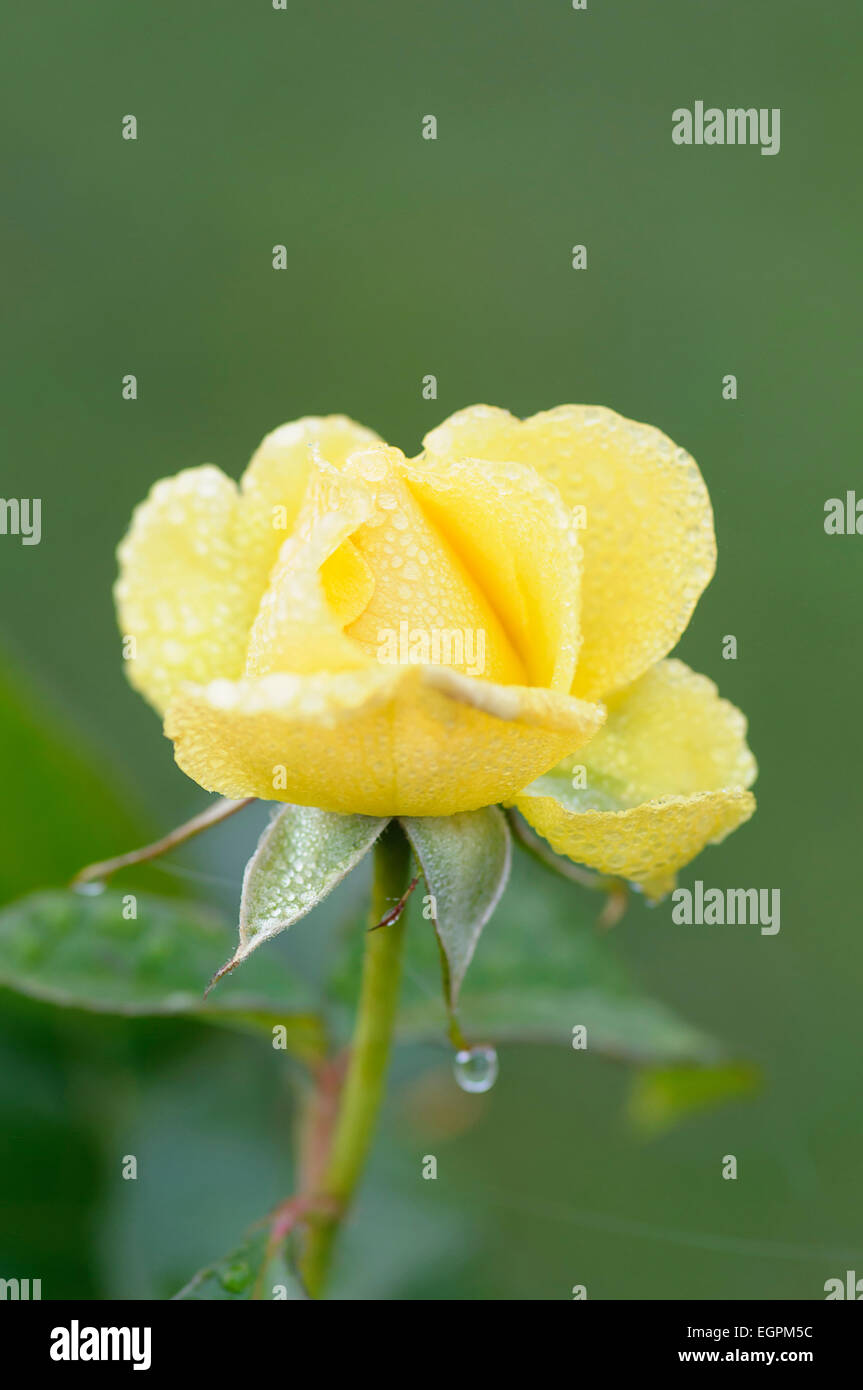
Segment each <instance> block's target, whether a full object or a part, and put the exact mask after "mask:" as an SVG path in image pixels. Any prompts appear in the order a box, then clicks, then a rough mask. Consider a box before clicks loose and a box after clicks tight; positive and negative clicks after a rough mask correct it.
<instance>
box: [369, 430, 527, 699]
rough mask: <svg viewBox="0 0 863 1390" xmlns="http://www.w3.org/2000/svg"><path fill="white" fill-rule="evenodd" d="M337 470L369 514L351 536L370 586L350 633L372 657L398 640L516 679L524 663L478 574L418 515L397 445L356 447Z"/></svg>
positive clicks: (469, 670)
mask: <svg viewBox="0 0 863 1390" xmlns="http://www.w3.org/2000/svg"><path fill="white" fill-rule="evenodd" d="M344 477H345V478H346V479H348V480H355V481H356V482H357V483H358V484H359V485H362V486H363V487H365V488H366V489H367V490H368V491H369V493H370V494H371V495H372V497H373V499H374V514H373V515H372V516H371V517H369V519H368V521H366V522H365V524H363V525H361V526H359V527H358V528H357V529H356V531H354V533H353V534H352V537H351V540H352V543H353V545H354V546H355V547H356V549H357V551H358V552H359V554H360V555H361V556H362V558H363V560H365V562H366V564H367V565H368V567H369V570H370V571H371V573H372V575H373V576H374V591H373V594H372V596H371V598H370V600H369V602H368V604H367V606H366V607H365V609H364V610H363V612H362V613H361V614H360V616H359V617H358V618H357V619H356V620H355V621H354V622H353V623H352V624H351V625H350V627H349V628H348V634H349V636H350V637H352V638H353V639H354V641H356V642H358V643H360V644H361V645H362V646H363V647H364V648H365V650H366V651H367V652H368V653H369V655H370V656H372V657H374V658H375V659H384V660H386V659H393V658H392V657H390V658H388V657H387V656H386V655H383V656H382V653H386V652H387V651H388V650H389V649H392V648H397V647H398V646H401V647H402V648H403V649H404V650H411V649H412V650H414V651H415V653H416V654H417V655H418V657H419V659H421V660H423V661H434V660H435V659H436V658H437V659H438V660H443V661H444V662H445V664H446V665H447V666H449V667H450V668H451V669H453V670H456V671H461V672H462V673H463V674H468V675H472V676H479V677H481V678H482V679H484V680H492V681H500V682H502V683H504V684H513V685H517V684H521V683H523V682H524V680H525V671H524V667H523V666H522V663H521V661H520V660H519V657H518V655H517V653H516V652H515V650H514V649H513V646H512V643H511V642H510V640H509V637H508V636H507V633H506V631H505V630H504V627H503V625H502V624H501V622H500V619H499V617H498V615H497V613H496V612H495V610H494V607H493V606H492V604H491V603H490V602H489V600H488V597H487V596H486V593H485V590H484V587H483V579H484V576H477V577H476V578H474V577H473V576H472V575H471V574H470V572H469V571H468V570H467V569H466V567H465V565H464V564H463V562H462V559H461V558H460V556H459V555H458V554H457V553H456V551H455V550H454V549H453V547H452V545H451V544H450V543H449V541H448V540H447V538H446V536H445V535H442V534H441V533H440V531H439V530H438V529H437V527H436V526H435V525H434V524H433V519H430V518H429V517H428V516H427V515H426V514H425V511H424V509H423V507H422V506H421V505H420V503H419V502H418V501H417V498H416V497H415V496H414V494H413V492H412V490H411V488H410V487H409V485H408V482H407V477H406V463H405V458H404V455H403V454H402V453H401V451H400V450H399V449H391V448H387V447H385V446H383V445H381V446H378V447H376V448H371V449H367V450H364V451H362V452H359V453H355V454H353V455H352V456H351V457H350V458H349V459H348V461H347V463H346V464H345V467H344ZM395 659H398V657H396V658H395ZM401 659H404V658H403V657H402V658H401Z"/></svg>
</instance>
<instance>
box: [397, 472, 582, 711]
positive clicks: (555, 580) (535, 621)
mask: <svg viewBox="0 0 863 1390" xmlns="http://www.w3.org/2000/svg"><path fill="white" fill-rule="evenodd" d="M407 469H408V478H409V479H410V486H411V491H412V492H413V493H414V495H415V496H416V497H417V498H418V499H419V501H420V502H421V504H422V506H423V510H424V511H425V513H426V515H427V516H428V517H430V518H431V519H432V520H433V521H434V523H435V525H436V527H437V529H438V530H439V531H440V532H441V534H442V535H444V536H446V538H447V539H448V541H449V542H450V544H451V545H452V547H453V548H454V550H456V551H457V553H458V555H459V556H460V558H461V559H462V561H463V562H464V564H465V565H466V566H467V568H468V570H469V571H470V573H471V574H472V575H473V576H474V578H475V579H476V581H477V583H478V584H479V585H480V586H481V588H482V589H483V592H484V593H485V594H486V596H487V597H488V599H489V600H490V602H491V603H492V605H493V606H494V609H495V611H496V613H497V614H498V616H499V618H500V619H501V622H502V623H503V625H504V627H505V628H506V630H507V632H508V633H509V636H510V640H511V642H512V645H513V647H514V648H515V650H516V651H517V652H518V653H519V654H520V656H521V660H522V664H523V666H524V668H525V670H526V672H527V676H528V679H529V680H530V682H531V683H532V684H533V685H541V686H547V687H549V688H550V689H552V690H569V689H570V688H571V686H572V679H573V673H574V671H575V661H576V656H577V654H578V641H579V638H578V606H579V605H578V594H579V584H580V576H581V548H580V546H579V543H578V538H577V535H576V532H575V530H574V529H573V526H572V516H571V513H570V512H569V511H568V510H567V509H566V508H565V507H564V506H563V504H562V502H561V499H560V494H559V493H558V491H557V489H556V488H555V487H552V486H551V485H550V484H549V483H547V482H546V481H545V480H544V479H543V478H541V477H540V476H539V474H538V473H537V472H536V471H535V470H534V469H533V468H528V467H525V466H524V465H523V464H513V463H497V462H493V461H484V460H480V459H460V458H449V457H445V456H441V457H436V458H434V459H433V460H429V459H426V458H424V457H420V458H419V459H414V460H412V461H411V462H409V463H408V465H407Z"/></svg>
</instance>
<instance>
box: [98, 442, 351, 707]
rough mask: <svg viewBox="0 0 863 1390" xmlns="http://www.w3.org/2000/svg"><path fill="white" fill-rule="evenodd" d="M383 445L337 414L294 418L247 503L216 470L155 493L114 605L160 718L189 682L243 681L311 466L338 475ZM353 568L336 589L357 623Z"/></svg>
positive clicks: (251, 471) (137, 523) (126, 548)
mask: <svg viewBox="0 0 863 1390" xmlns="http://www.w3.org/2000/svg"><path fill="white" fill-rule="evenodd" d="M376 438H377V436H376V435H375V434H374V433H373V432H372V431H371V430H367V429H365V428H364V427H363V426H362V425H357V424H355V423H354V422H353V421H351V420H348V419H346V417H344V416H340V415H336V416H329V417H326V418H323V419H317V418H314V419H313V418H309V419H305V420H297V421H295V422H294V423H293V424H290V425H283V426H282V427H281V428H280V429H278V430H275V431H274V432H273V433H272V434H270V435H268V436H267V438H266V439H265V440H264V442H263V443H262V444H261V446H260V448H259V449H258V450H257V452H256V454H255V455H254V457H253V459H252V461H251V463H250V464H249V467H248V469H247V470H246V473H245V476H244V478H243V481H242V484H241V487H240V491H239V493H238V490H237V487H236V485H235V484H234V483H233V482H232V481H231V480H230V479H229V478H227V477H225V475H224V474H223V473H222V472H221V471H220V470H219V469H218V468H214V467H212V466H211V465H205V466H204V467H202V468H190V469H187V470H186V471H184V472H182V473H179V474H177V476H176V477H174V478H166V479H163V480H162V481H161V482H158V483H156V485H155V486H154V487H153V489H152V490H151V492H150V495H149V497H148V498H147V499H146V501H144V502H143V503H142V504H141V505H140V506H139V507H138V508H137V509H136V511H135V513H134V516H133V518H132V523H131V526H130V529H129V532H128V534H127V536H126V538H125V540H124V541H123V542H122V544H121V545H120V547H119V550H118V559H119V564H120V573H119V577H118V580H117V584H116V588H115V599H116V603H117V610H118V618H119V623H120V628H121V631H122V632H123V634H124V636H128V637H133V638H134V639H135V655H134V657H133V659H131V660H129V662H128V663H127V673H128V676H129V679H130V681H131V683H132V684H133V685H134V686H135V687H136V689H138V690H140V691H141V692H142V694H144V695H145V696H146V697H147V699H148V700H150V702H151V703H152V704H154V705H155V706H156V708H157V709H158V710H160V711H161V712H164V710H165V708H166V707H167V705H168V703H169V701H170V699H171V697H172V695H173V694H174V692H175V691H176V690H177V688H178V687H179V686H180V684H181V683H182V682H183V681H185V680H190V681H196V682H203V683H206V682H207V681H210V680H213V679H215V678H217V677H225V678H227V679H234V678H236V677H238V676H240V675H241V674H242V672H243V670H244V666H245V660H246V646H247V643H248V639H249V632H250V629H251V626H252V623H253V621H254V619H255V614H256V612H257V610H258V606H259V603H260V601H261V597H262V595H263V593H264V592H265V590H266V588H267V583H268V579H269V574H270V571H271V569H272V568H273V565H274V563H275V561H276V559H277V557H278V554H279V550H280V547H281V545H282V543H283V542H284V541H285V538H286V536H288V535H289V534H290V532H291V531H292V530H293V528H294V526H295V524H296V521H297V516H298V512H299V507H300V505H301V502H302V498H303V497H304V495H305V492H306V489H307V486H308V482H309V473H310V468H311V462H312V460H313V459H314V458H315V457H318V458H321V457H326V458H328V459H329V461H330V463H331V464H333V465H334V467H335V468H339V467H340V466H341V465H342V464H343V463H344V460H345V458H346V457H347V455H348V454H349V453H351V452H352V451H354V450H356V449H358V448H363V447H367V446H368V444H369V443H370V442H372V441H374V440H375V439H376ZM344 564H345V562H342V567H341V568H342V573H341V574H339V573H338V568H339V567H338V566H335V567H333V568H332V569H331V570H330V571H329V579H330V582H331V583H332V584H333V585H334V586H335V589H338V588H339V587H340V586H341V589H342V593H341V596H340V597H339V596H338V595H336V594H335V592H334V597H335V598H336V600H337V602H340V603H341V604H342V605H343V611H345V612H347V613H349V612H350V610H351V604H353V606H354V607H356V605H357V603H358V602H359V597H360V594H359V588H360V587H361V576H360V572H359V566H357V565H355V566H354V569H353V576H352V579H351V581H350V583H351V584H352V586H353V594H352V597H351V599H350V600H348V598H347V595H346V594H345V593H344V588H345V584H346V582H347V578H346V575H345V573H344ZM365 589H366V592H368V591H369V579H368V575H366V577H365ZM345 604H347V607H344V605H345Z"/></svg>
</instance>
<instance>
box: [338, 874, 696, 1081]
mask: <svg viewBox="0 0 863 1390" xmlns="http://www.w3.org/2000/svg"><path fill="white" fill-rule="evenodd" d="M594 912H595V898H594V897H593V895H592V894H586V893H584V892H583V891H581V890H579V889H578V888H576V887H574V886H573V885H572V884H567V883H564V882H563V881H562V880H560V879H558V878H555V877H554V876H553V875H551V874H549V873H547V872H546V871H545V870H543V869H542V867H541V866H539V865H537V864H535V863H534V862H533V861H532V860H531V859H530V858H528V857H527V856H518V857H517V858H516V860H515V861H514V863H513V870H512V879H511V882H510V886H509V888H508V890H507V892H506V893H505V894H504V897H503V898H502V900H501V903H500V905H499V907H498V909H497V911H496V912H495V914H494V917H493V918H492V920H491V922H490V923H489V924H488V926H487V928H486V930H485V931H484V932H483V935H482V939H481V941H480V944H479V948H478V950H477V952H476V955H475V957H474V961H473V964H472V965H471V969H470V971H469V972H468V976H467V979H466V981H465V984H464V988H463V991H462V996H461V1001H460V1008H459V1013H460V1019H461V1024H462V1030H463V1032H464V1033H465V1035H466V1037H467V1038H468V1040H469V1041H470V1042H471V1043H483V1042H487V1043H496V1042H506V1041H524V1042H543V1043H551V1044H557V1045H559V1046H561V1047H567V1048H571V1047H572V1037H573V1031H572V1030H573V1028H575V1027H576V1026H577V1025H583V1026H584V1027H585V1028H586V1030H587V1048H586V1050H587V1053H588V1054H590V1053H593V1054H601V1055H604V1056H609V1057H614V1058H618V1059H621V1060H626V1061H638V1062H681V1061H697V1062H701V1063H715V1062H717V1061H719V1060H720V1059H721V1055H722V1053H721V1048H720V1047H719V1044H718V1043H717V1042H716V1041H715V1040H714V1039H712V1038H710V1037H708V1036H706V1035H705V1034H704V1033H702V1032H701V1031H700V1030H699V1029H697V1028H694V1027H692V1026H691V1025H690V1024H688V1023H686V1022H685V1021H684V1020H682V1019H681V1018H679V1017H678V1015H677V1014H675V1013H674V1012H673V1011H672V1010H671V1009H669V1008H667V1007H666V1006H665V1005H664V1004H662V1003H660V1002H659V1001H657V1000H655V999H652V998H650V997H649V996H647V995H645V994H644V992H643V991H642V990H641V989H640V988H639V986H638V985H637V984H636V983H635V982H634V981H633V980H632V979H631V978H630V976H629V974H628V973H627V971H626V970H625V969H624V968H623V966H622V965H621V964H620V962H619V961H618V959H617V957H616V955H615V953H614V949H613V946H612V943H611V941H610V940H609V938H608V936H607V935H602V934H600V933H599V932H597V930H596V928H595V925H594V923H593V920H592V919H593V916H594ZM579 914H581V920H579ZM412 916H413V917H414V918H415V917H416V914H415V913H414V914H412ZM437 955H438V950H437V943H436V940H435V937H434V934H433V932H432V931H430V930H429V929H428V923H427V922H425V921H423V920H422V919H420V920H412V921H411V922H410V924H409V930H408V933H407V966H408V968H407V970H406V976H405V986H404V990H403V1006H402V1009H401V1010H400V1014H399V1023H398V1028H399V1035H400V1037H401V1038H402V1040H405V1041H420V1040H438V1041H440V1040H442V1039H443V1037H444V1036H445V1033H446V1027H447V1020H446V1014H445V1010H444V1008H443V1005H442V1003H441V1002H440V1000H439V999H438V998H436V995H437V991H436V989H435V987H434V985H435V974H436V970H437V960H436V957H437ZM342 989H343V990H344V997H345V998H346V999H348V998H351V997H352V995H351V994H350V992H349V991H350V990H353V991H354V993H355V990H356V985H355V983H353V982H352V983H351V984H350V985H348V983H347V982H346V981H343V983H342ZM581 1055H583V1054H582V1053H580V1052H574V1053H573V1056H574V1057H579V1056H581Z"/></svg>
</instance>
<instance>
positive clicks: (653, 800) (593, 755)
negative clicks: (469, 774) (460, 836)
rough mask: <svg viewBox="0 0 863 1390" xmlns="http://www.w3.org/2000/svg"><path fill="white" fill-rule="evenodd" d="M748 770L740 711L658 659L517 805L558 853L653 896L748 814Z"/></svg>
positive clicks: (751, 767)
mask: <svg viewBox="0 0 863 1390" xmlns="http://www.w3.org/2000/svg"><path fill="white" fill-rule="evenodd" d="M579 765H580V766H581V767H583V768H584V770H585V780H586V786H585V787H583V788H582V787H581V786H580V781H581V775H580V774H579V773H578V770H577V768H578V766H579ZM756 771H757V769H756V765H755V759H754V758H753V756H752V754H751V752H750V751H749V748H748V747H747V744H746V720H745V719H744V717H743V715H742V714H741V713H740V711H739V710H738V709H736V708H735V706H734V705H732V704H730V703H729V702H728V701H727V700H723V699H720V697H719V693H718V691H717V689H716V686H715V685H714V683H713V682H712V681H711V680H708V679H707V677H706V676H701V675H698V674H696V672H694V671H692V670H690V668H689V667H688V666H686V665H685V664H684V663H683V662H682V661H677V660H670V661H661V662H659V663H658V664H657V665H656V666H655V667H653V668H652V669H651V670H650V671H648V672H647V674H646V675H644V676H642V677H641V679H640V680H638V681H636V682H635V683H634V684H633V685H631V686H630V687H629V688H628V689H627V690H625V691H622V692H620V693H619V694H618V695H617V696H615V697H614V699H613V700H611V701H610V702H609V714H608V721H607V723H606V725H605V727H604V728H603V729H601V730H600V731H599V733H598V734H597V736H596V738H595V739H594V740H593V741H592V743H591V744H590V745H589V746H588V748H586V749H584V750H583V752H582V753H580V754H578V755H577V756H576V757H575V758H567V759H566V760H565V761H564V762H563V763H562V764H561V765H560V766H559V767H558V768H555V769H554V770H553V771H552V772H551V773H549V774H548V775H546V776H544V777H541V778H539V779H538V780H537V781H536V782H535V783H534V784H533V785H532V786H531V787H528V788H526V789H525V791H524V792H523V793H522V795H521V796H520V797H519V798H518V799H517V805H518V808H519V810H520V811H521V812H522V814H523V815H524V816H525V818H526V819H527V820H528V821H529V822H530V824H531V825H532V826H533V827H534V828H535V829H536V830H538V831H539V832H540V834H541V835H544V836H545V837H546V839H547V840H548V841H549V843H550V844H551V845H552V847H553V848H554V849H555V850H557V852H558V853H560V854H566V855H568V856H569V857H570V858H571V859H574V860H576V861H577V862H579V863H581V864H589V865H591V866H592V867H593V868H597V869H600V870H601V871H602V872H603V873H609V874H617V875H619V876H621V877H622V878H628V879H630V880H631V881H632V882H634V883H638V884H640V885H642V886H643V887H644V888H645V889H646V890H647V892H648V893H649V894H650V895H651V896H652V897H656V896H661V894H662V893H664V892H667V891H668V889H669V888H670V887H672V886H673V876H674V874H675V872H676V871H677V869H679V868H681V867H682V866H683V865H684V864H686V863H688V862H689V860H690V859H692V858H694V856H695V855H696V854H698V852H699V851H700V850H701V849H702V848H703V846H704V845H705V844H708V843H717V842H718V841H719V840H722V839H724V838H725V836H726V835H727V834H729V833H730V831H731V830H733V829H735V827H736V826H737V825H739V824H740V823H741V822H742V821H744V820H747V819H748V818H749V816H751V815H752V812H753V810H754V809H755V800H754V798H753V796H752V795H751V793H750V792H749V791H747V790H746V788H747V787H749V786H750V785H751V784H752V782H753V781H754V780H755V776H756Z"/></svg>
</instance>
